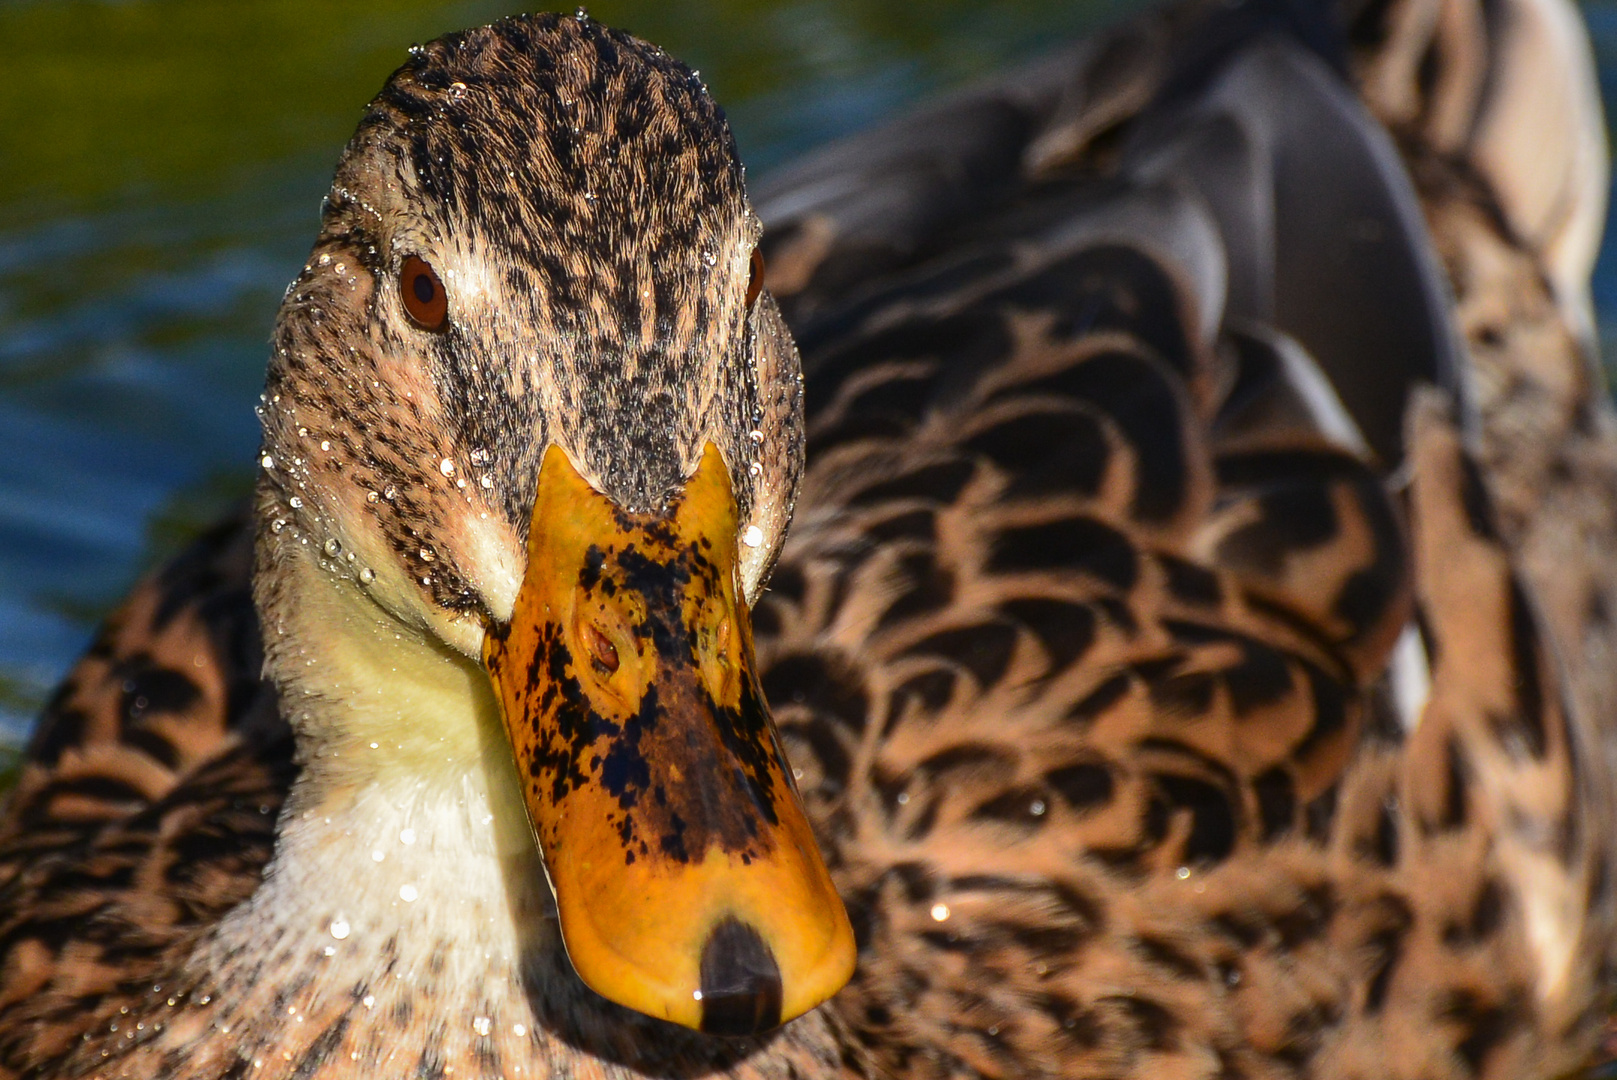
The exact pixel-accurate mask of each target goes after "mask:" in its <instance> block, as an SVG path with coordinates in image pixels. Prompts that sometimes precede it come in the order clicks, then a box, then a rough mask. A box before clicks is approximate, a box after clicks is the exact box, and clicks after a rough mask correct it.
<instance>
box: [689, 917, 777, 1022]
mask: <svg viewBox="0 0 1617 1080" xmlns="http://www.w3.org/2000/svg"><path fill="white" fill-rule="evenodd" d="M780 1003H781V986H780V966H779V965H778V964H776V963H775V955H774V953H772V952H770V951H769V946H768V945H767V944H765V943H764V939H763V938H762V937H760V936H759V935H758V931H756V930H754V929H753V928H752V927H750V926H748V925H747V924H746V923H744V922H741V921H740V920H739V919H735V918H729V919H725V920H724V921H723V922H721V923H719V925H718V926H715V927H714V928H713V932H712V933H711V934H709V935H708V939H707V944H706V945H704V946H703V947H702V1030H703V1031H705V1032H708V1033H709V1034H711V1035H755V1034H757V1033H758V1032H760V1031H768V1030H769V1029H770V1028H772V1027H778V1026H779V1025H780Z"/></svg>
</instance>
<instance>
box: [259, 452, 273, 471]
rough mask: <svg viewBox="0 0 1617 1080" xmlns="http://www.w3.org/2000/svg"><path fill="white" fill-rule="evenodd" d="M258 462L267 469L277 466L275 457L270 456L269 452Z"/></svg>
mask: <svg viewBox="0 0 1617 1080" xmlns="http://www.w3.org/2000/svg"><path fill="white" fill-rule="evenodd" d="M258 463H259V464H260V465H262V466H264V468H266V469H273V468H275V459H274V458H272V457H270V456H269V455H268V454H265V455H264V456H263V457H262V458H260V459H259V462H258Z"/></svg>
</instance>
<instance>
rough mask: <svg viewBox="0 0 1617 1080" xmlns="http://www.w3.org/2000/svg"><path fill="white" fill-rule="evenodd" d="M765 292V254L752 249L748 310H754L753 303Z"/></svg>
mask: <svg viewBox="0 0 1617 1080" xmlns="http://www.w3.org/2000/svg"><path fill="white" fill-rule="evenodd" d="M763 291H764V253H763V252H761V251H759V250H758V249H757V248H753V249H752V276H751V277H750V278H748V279H747V309H748V310H749V311H750V310H751V309H752V305H753V301H755V300H757V299H758V294H759V293H761V292H763Z"/></svg>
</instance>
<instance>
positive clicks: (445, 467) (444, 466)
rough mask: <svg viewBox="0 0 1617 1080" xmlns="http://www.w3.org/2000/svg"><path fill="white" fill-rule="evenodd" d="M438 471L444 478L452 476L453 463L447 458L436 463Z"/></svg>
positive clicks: (453, 470)
mask: <svg viewBox="0 0 1617 1080" xmlns="http://www.w3.org/2000/svg"><path fill="white" fill-rule="evenodd" d="M438 471H439V472H441V473H443V474H444V475H445V476H454V475H455V463H454V462H453V461H450V460H449V459H448V458H444V459H443V460H442V461H440V462H439V463H438Z"/></svg>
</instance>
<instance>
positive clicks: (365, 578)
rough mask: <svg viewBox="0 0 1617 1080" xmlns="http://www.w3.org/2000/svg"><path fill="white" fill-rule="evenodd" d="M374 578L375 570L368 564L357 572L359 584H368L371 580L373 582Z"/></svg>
mask: <svg viewBox="0 0 1617 1080" xmlns="http://www.w3.org/2000/svg"><path fill="white" fill-rule="evenodd" d="M375 580H376V571H375V570H372V569H371V568H370V567H368V566H367V567H365V568H364V569H362V570H360V572H359V583H360V584H361V585H369V584H370V583H371V582H373V581H375Z"/></svg>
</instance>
